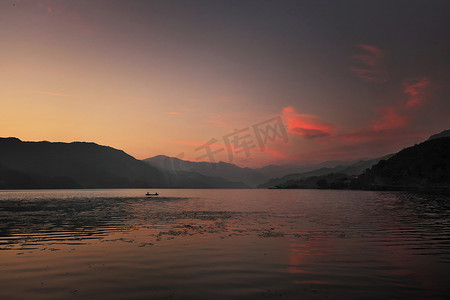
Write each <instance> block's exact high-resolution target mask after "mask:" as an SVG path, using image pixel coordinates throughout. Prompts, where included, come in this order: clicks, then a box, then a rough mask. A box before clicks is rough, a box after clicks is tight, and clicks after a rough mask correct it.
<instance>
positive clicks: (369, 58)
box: [349, 44, 387, 83]
mask: <svg viewBox="0 0 450 300" xmlns="http://www.w3.org/2000/svg"><path fill="white" fill-rule="evenodd" d="M356 47H358V48H359V49H360V50H362V51H364V53H359V54H355V55H353V56H352V59H353V60H355V61H357V62H358V63H359V66H356V67H351V68H349V70H350V71H352V72H354V73H355V74H356V76H358V77H359V78H361V79H362V80H364V81H367V82H377V83H382V82H386V81H387V78H386V72H385V70H384V67H383V57H384V52H383V51H382V50H381V49H379V48H377V47H375V46H372V45H366V44H359V45H356Z"/></svg>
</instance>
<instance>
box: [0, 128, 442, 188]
mask: <svg viewBox="0 0 450 300" xmlns="http://www.w3.org/2000/svg"><path fill="white" fill-rule="evenodd" d="M442 139H444V140H446V139H448V140H450V130H446V131H443V132H441V133H439V134H436V135H433V136H431V137H430V138H429V139H428V140H427V141H426V142H424V143H425V145H428V144H427V143H429V144H432V145H435V144H434V143H437V144H436V145H435V146H434V147H438V148H437V150H436V149H434V148H433V147H431V146H427V147H425V146H420V145H422V144H424V143H422V144H420V145H415V146H413V147H412V148H413V149H416V148H414V147H419V146H420V147H421V148H420V149H422V150H420V151H419V150H408V151H412V153H415V151H419V152H420V155H416V156H414V155H410V156H407V157H406V158H403V159H399V158H398V157H399V155H400V157H404V155H405V154H404V151H405V150H402V151H400V152H399V153H397V154H389V155H385V156H383V157H379V158H373V159H363V160H358V161H354V162H341V161H328V162H323V163H320V164H303V165H295V164H291V165H280V166H276V165H268V166H265V167H262V168H257V169H252V168H242V167H239V166H236V165H233V164H230V163H225V162H219V163H209V162H192V161H186V160H182V159H179V158H175V157H168V156H165V155H158V156H155V157H150V158H147V159H144V160H138V159H135V158H134V157H132V156H130V155H128V154H126V153H125V152H124V151H122V150H118V149H114V148H111V147H108V146H101V145H98V144H95V143H86V142H73V143H51V142H47V141H42V142H23V141H21V140H19V139H17V138H0V189H25V188H155V187H159V188H255V187H257V188H273V187H285V188H286V187H288V188H295V187H297V188H299V187H300V188H307V187H312V188H327V187H328V188H330V187H334V188H346V187H349V183H351V184H352V186H353V187H354V186H360V187H361V188H367V187H368V186H372V187H373V186H376V185H377V184H378V185H384V186H389V185H391V184H394V185H395V184H397V185H399V184H403V185H405V184H407V183H408V182H409V183H411V184H426V185H427V184H428V185H430V184H431V182H435V183H436V184H443V183H444V181H445V180H441V179H442V178H444V177H445V174H444V175H443V174H441V173H442V170H443V169H442V168H438V167H434V169H433V168H431V169H427V168H426V166H427V161H428V162H429V163H430V164H431V165H433V166H436V165H439V164H443V165H444V169H445V168H446V167H445V166H447V162H446V160H445V159H447V158H446V157H445V155H444V154H442V153H441V152H439V151H440V150H439V149H441V150H442V149H443V150H442V151H443V153H445V151H448V150H449V149H448V148H447V147H448V145H447V144H446V143H444V142H443V141H441V140H442ZM434 140H438V141H439V142H433V141H434ZM439 147H441V148H439ZM438 150H439V151H438ZM427 151H435V152H434V153H441V154H442V155H441V154H440V156H436V155H435V154H433V153H428V152H427ZM448 152H450V151H448ZM408 153H410V152H408ZM410 159H413V160H414V161H411V162H409V164H410V165H415V164H416V163H417V162H419V161H420V162H422V165H421V166H420V167H417V168H419V169H420V170H424V171H423V172H422V173H420V172H419V173H414V172H413V171H411V170H410V169H408V170H409V171H402V172H403V173H399V172H400V171H399V170H404V168H403V167H402V166H406V165H407V164H408V161H409V160H410ZM440 160H444V161H443V162H440ZM386 163H387V164H386ZM383 164H385V165H383ZM392 165H394V166H395V167H392ZM445 170H447V169H445ZM408 172H409V173H408ZM411 172H412V173H411ZM439 172H440V173H439ZM434 173H436V174H434ZM438 173H439V174H440V175H439V174H438ZM333 174H334V175H333ZM388 174H391V176H393V177H392V178H396V179H395V180H396V181H395V182H393V181H392V180H393V179H392V178H391V179H389V178H388ZM408 174H409V175H408ZM411 174H415V176H416V175H417V176H416V177H414V178H415V179H414V178H412V177H408V176H412V175H411ZM433 174H434V175H433ZM402 176H403V177H402ZM420 176H424V177H426V179H424V178H422V180H419V179H420ZM433 176H438V177H439V176H440V177H439V178H441V179H440V180H441V181H442V182H441V181H439V182H436V178H434V177H433ZM432 177H433V178H434V179H431V178H432ZM355 178H358V181H355V180H354V179H355ZM400 178H403V179H400ZM445 178H446V177H445ZM445 178H444V179H445ZM428 179H429V180H431V181H429V180H428ZM402 180H403V181H402ZM433 180H434V181H433ZM318 182H320V183H321V184H320V185H318V184H317V183H318ZM324 182H325V183H327V184H324ZM331 182H334V183H333V184H331ZM344 183H345V184H344Z"/></svg>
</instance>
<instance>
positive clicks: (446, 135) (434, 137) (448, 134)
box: [428, 130, 450, 140]
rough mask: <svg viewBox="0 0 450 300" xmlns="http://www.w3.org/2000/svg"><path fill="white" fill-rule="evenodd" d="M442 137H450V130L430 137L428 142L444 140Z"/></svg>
mask: <svg viewBox="0 0 450 300" xmlns="http://www.w3.org/2000/svg"><path fill="white" fill-rule="evenodd" d="M442 137H450V130H444V131H442V132H440V133H437V134H433V135H432V136H430V137H429V138H428V140H435V139H439V138H442Z"/></svg>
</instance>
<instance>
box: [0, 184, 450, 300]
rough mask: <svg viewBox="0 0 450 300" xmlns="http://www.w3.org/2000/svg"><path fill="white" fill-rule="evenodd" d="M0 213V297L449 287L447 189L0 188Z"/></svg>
mask: <svg viewBox="0 0 450 300" xmlns="http://www.w3.org/2000/svg"><path fill="white" fill-rule="evenodd" d="M147 191H149V192H155V191H157V192H159V193H160V196H159V197H152V198H147V197H146V196H145V193H146V192H147ZM0 220H1V222H0V226H1V227H0V229H1V233H0V270H1V272H0V299H8V300H13V299H21V300H22V299H33V300H35V299H212V298H216V299H300V298H302V299H393V298H395V299H444V298H448V297H449V296H450V286H448V282H449V281H450V197H448V196H440V195H426V194H414V193H407V192H370V191H341V190H339V191H334V190H195V189H190V190H180V189H158V190H141V189H122V190H40V191H1V192H0Z"/></svg>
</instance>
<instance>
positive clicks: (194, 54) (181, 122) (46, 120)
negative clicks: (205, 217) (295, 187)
mask: <svg viewBox="0 0 450 300" xmlns="http://www.w3.org/2000/svg"><path fill="white" fill-rule="evenodd" d="M118 3H119V2H114V3H109V2H108V4H107V5H106V4H105V3H103V2H101V1H99V2H91V1H90V2H83V1H76V2H73V1H58V2H55V1H50V0H40V1H38V0H36V1H17V0H16V1H12V0H11V1H5V2H2V3H1V4H0V37H1V38H2V41H3V43H2V47H0V65H1V69H0V82H1V84H2V87H1V89H0V104H1V111H0V136H1V137H17V138H19V139H21V140H26V141H41V140H48V141H53V142H56V141H61V142H72V141H88V142H95V143H98V144H102V145H108V146H112V147H114V148H118V149H122V150H124V151H125V152H127V153H129V154H130V155H132V156H134V157H136V158H138V159H145V158H148V157H152V156H155V155H160V154H164V155H168V156H177V155H178V154H179V153H185V159H188V160H193V161H196V159H197V157H199V156H200V154H199V152H198V151H196V150H195V149H196V148H198V147H199V146H201V145H202V144H204V143H206V142H207V141H209V140H211V139H217V140H218V142H217V143H218V144H220V145H221V147H224V144H223V137H224V136H226V135H228V134H231V133H233V132H235V131H236V130H237V131H238V130H242V129H245V128H247V127H251V126H253V125H254V124H257V123H260V122H264V121H265V120H268V119H270V118H273V117H275V116H282V117H283V122H284V125H285V126H286V129H287V132H288V135H289V142H287V143H284V142H280V141H279V140H274V141H271V142H270V143H268V144H267V147H266V150H265V151H264V152H262V151H260V150H259V147H258V146H257V145H256V147H255V148H254V149H253V148H252V149H251V150H250V153H251V156H246V155H240V156H239V155H237V156H236V157H234V159H233V161H232V162H233V163H236V164H238V165H240V166H251V167H255V166H263V165H267V164H282V163H302V162H307V161H309V160H311V159H312V157H317V159H321V160H322V159H323V160H339V159H348V158H352V159H358V158H361V157H365V156H369V155H370V156H372V155H384V154H386V153H390V152H393V151H397V150H399V149H397V147H398V144H397V143H395V144H393V143H392V141H390V140H387V139H384V138H382V137H381V136H380V135H378V134H375V133H373V131H384V133H385V135H387V136H393V135H396V136H397V138H398V139H399V143H400V145H401V146H402V147H404V146H408V145H409V144H408V143H410V142H411V138H410V137H411V136H415V137H420V138H422V137H426V136H429V135H431V134H434V133H436V132H440V131H442V130H444V129H447V128H448V127H450V123H449V121H448V118H447V114H448V109H449V107H448V104H447V103H448V101H446V97H445V95H446V94H448V93H447V90H448V88H449V86H448V84H447V82H448V81H446V78H447V77H446V76H448V70H444V69H442V68H441V64H436V65H433V60H431V59H428V60H426V58H427V57H428V56H427V57H425V58H424V62H423V63H422V62H420V65H419V62H417V64H418V66H417V68H415V67H414V66H411V62H409V61H408V62H402V59H404V58H405V57H408V55H413V54H408V55H405V53H403V52H402V51H404V50H399V49H400V48H401V47H400V46H401V45H400V46H399V45H397V46H398V47H396V46H395V45H389V44H387V43H382V42H377V43H375V42H374V41H375V40H376V39H375V38H374V39H372V40H374V41H372V42H370V40H371V39H370V37H369V36H368V37H367V41H361V40H360V39H355V38H354V37H346V38H345V39H343V40H342V46H336V45H335V44H333V45H334V46H333V47H335V48H334V49H333V51H328V50H327V51H325V50H324V49H329V45H328V44H327V43H328V42H327V41H326V39H324V41H319V40H317V39H315V38H313V37H311V36H309V34H310V33H309V31H308V30H306V31H305V30H304V28H303V26H304V24H301V23H298V20H300V19H302V18H300V17H295V18H293V19H292V20H291V21H292V22H293V24H294V25H293V26H294V27H295V26H296V27H295V28H297V29H296V30H299V35H298V36H297V35H293V34H292V32H291V30H292V28H291V25H290V26H287V25H286V24H287V23H286V24H285V23H284V21H283V20H284V18H286V17H288V16H287V15H286V14H283V15H276V14H277V13H278V12H277V10H274V9H268V10H267V11H265V9H264V8H263V7H259V6H258V7H256V6H255V7H253V8H252V11H253V9H256V8H258V9H262V10H263V11H264V13H265V14H266V15H265V16H266V17H265V18H262V17H260V16H258V15H253V14H249V16H247V17H243V16H244V15H245V14H243V15H240V14H237V13H236V12H235V11H233V8H231V7H229V8H227V11H223V10H222V9H220V10H219V9H218V8H217V7H216V6H215V5H213V4H210V5H208V6H207V7H205V10H207V9H208V10H210V13H208V14H204V17H202V18H197V17H194V16H197V14H198V12H197V11H192V15H190V14H189V13H185V12H184V10H177V9H174V8H173V7H172V6H170V5H168V4H166V3H146V2H142V3H141V2H139V3H138V2H136V3H129V2H126V3H127V4H126V5H118ZM124 3H125V2H124ZM270 5H272V6H273V5H274V6H277V5H276V4H270ZM180 6H183V4H180ZM250 6H251V5H250ZM279 8H280V9H281V8H282V7H279ZM228 9H229V10H230V11H228ZM242 9H243V8H242ZM299 13H300V12H299ZM228 14H229V15H228ZM263 15H264V14H262V15H261V16H263ZM272 15H273V18H271V17H267V16H272ZM233 18H236V20H235V23H233V24H236V28H235V27H233V26H231V24H230V23H229V20H230V19H233ZM269 19H270V20H272V21H271V22H272V23H270V25H271V26H274V27H273V32H267V35H264V36H259V35H257V34H255V30H254V29H255V28H259V27H254V26H262V27H261V28H265V27H264V26H268V25H267V24H266V23H265V22H267V20H269ZM317 22H319V21H317ZM288 23H289V22H288ZM297 23H298V24H297ZM257 24H259V25H257ZM263 24H266V25H263ZM316 26H317V28H321V25H320V26H319V24H316ZM324 30H325V31H327V30H331V29H327V28H324ZM333 32H334V31H333V30H331V31H330V32H325V33H324V34H325V36H328V38H329V39H330V40H332V39H333V38H334V35H333V34H332V33H333ZM279 33H283V34H279ZM305 44H308V45H309V46H308V47H310V48H308V47H306V48H305V47H303V46H302V45H305ZM288 45H290V46H288ZM291 48H292V49H291ZM401 49H403V48H401ZM443 49H444V48H443ZM410 51H415V50H414V49H412V50H410ZM424 51H425V50H424ZM424 51H422V52H423V53H428V52H426V51H425V52H424ZM433 51H434V50H433ZM422 52H417V53H416V52H414V53H415V54H414V55H421V53H422ZM418 53H419V54H418ZM430 53H431V52H430ZM432 53H434V54H433V55H438V54H436V53H438V51H437V50H436V51H434V52H432ZM439 53H440V52H439ZM424 55H425V54H424ZM436 57H438V56H436ZM436 61H438V58H436ZM402 63H403V64H407V63H408V64H409V66H410V67H408V70H407V71H405V72H402V70H399V68H398V64H402ZM428 65H429V67H428ZM395 66H397V67H395ZM392 68H397V69H392ZM349 70H350V71H351V72H349ZM355 75H356V76H355ZM417 78H419V79H417ZM431 83H433V84H431ZM430 114H433V115H435V118H433V119H432V120H430V118H427V115H430ZM374 115H375V116H374ZM420 124H426V125H423V126H420ZM399 129H401V130H403V132H402V134H403V137H404V138H402V135H400V134H398V130H399ZM356 136H358V138H355V137H356ZM420 138H418V140H413V142H420V141H421V140H420ZM367 142H373V143H376V142H379V143H382V145H381V146H380V148H379V149H378V150H377V152H376V153H375V154H374V153H373V152H372V151H370V152H369V151H366V147H365V146H364V145H365V143H367ZM350 146H351V147H350ZM343 148H345V149H347V150H345V151H344V150H339V151H338V150H336V149H343ZM225 152H226V151H223V153H222V154H221V156H219V157H218V158H217V160H218V161H220V160H222V161H226V162H229V161H228V156H227V154H226V153H225ZM318 153H321V154H320V155H318ZM326 153H328V154H326Z"/></svg>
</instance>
